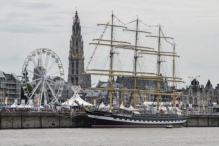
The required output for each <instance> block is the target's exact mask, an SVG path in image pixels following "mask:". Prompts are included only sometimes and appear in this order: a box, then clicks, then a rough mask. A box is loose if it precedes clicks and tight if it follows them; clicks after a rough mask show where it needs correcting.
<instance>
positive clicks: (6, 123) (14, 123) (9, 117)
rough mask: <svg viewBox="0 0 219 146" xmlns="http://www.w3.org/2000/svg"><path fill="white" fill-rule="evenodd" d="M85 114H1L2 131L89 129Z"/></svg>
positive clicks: (0, 127) (0, 126) (0, 125)
mask: <svg viewBox="0 0 219 146" xmlns="http://www.w3.org/2000/svg"><path fill="white" fill-rule="evenodd" d="M87 122H89V120H88V117H87V116H86V115H85V114H84V113H73V114H72V115H71V114H70V112H64V113H63V112H0V129H33V128H77V127H88V123H87Z"/></svg>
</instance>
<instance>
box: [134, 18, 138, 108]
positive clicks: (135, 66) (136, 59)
mask: <svg viewBox="0 0 219 146" xmlns="http://www.w3.org/2000/svg"><path fill="white" fill-rule="evenodd" d="M137 43H138V16H137V20H136V35H135V56H134V60H135V63H134V76H135V77H134V79H135V80H134V89H135V90H136V89H137V87H136V85H137V78H136V75H137V73H136V72H137V61H138V56H137V55H138V54H137ZM134 108H136V91H134Z"/></svg>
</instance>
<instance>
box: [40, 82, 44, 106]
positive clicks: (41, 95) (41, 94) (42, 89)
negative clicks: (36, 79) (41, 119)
mask: <svg viewBox="0 0 219 146" xmlns="http://www.w3.org/2000/svg"><path fill="white" fill-rule="evenodd" d="M44 83H45V80H44V81H43V83H42V84H43V85H42V88H41V93H40V105H41V102H42V97H43V93H44V91H45V90H44ZM44 95H45V94H44Z"/></svg>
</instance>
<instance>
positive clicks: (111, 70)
mask: <svg viewBox="0 0 219 146" xmlns="http://www.w3.org/2000/svg"><path fill="white" fill-rule="evenodd" d="M110 44H111V48H110V75H111V76H110V89H112V88H113V76H112V74H113V12H112V27H111V42H110ZM112 101H113V90H110V111H112Z"/></svg>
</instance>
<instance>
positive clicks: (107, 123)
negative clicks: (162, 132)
mask: <svg viewBox="0 0 219 146" xmlns="http://www.w3.org/2000/svg"><path fill="white" fill-rule="evenodd" d="M115 21H117V22H118V23H121V24H122V25H117V24H115ZM139 23H141V24H143V25H144V26H146V27H147V28H150V30H151V31H152V32H148V31H143V30H140V29H139V26H140V25H139ZM129 24H134V25H135V29H129V28H128V25H129ZM98 26H104V31H103V33H102V34H101V36H100V37H99V38H98V39H93V41H94V42H92V43H90V45H95V46H96V47H95V50H96V49H97V47H98V46H101V47H104V48H107V49H108V51H107V50H105V53H104V54H107V55H108V58H107V61H106V62H108V65H107V63H106V64H105V65H104V66H103V68H104V69H101V68H95V67H97V66H98V67H101V66H102V65H101V63H100V60H101V59H100V58H101V56H103V55H104V54H100V53H99V54H98V55H99V60H98V59H94V60H92V58H93V57H94V55H96V54H95V52H94V53H93V54H92V56H91V61H90V62H89V63H88V65H89V64H91V67H90V66H89V67H87V68H86V71H85V74H89V75H92V76H101V77H103V78H105V79H106V78H108V85H107V86H105V87H104V88H100V87H96V88H87V89H90V90H104V91H107V92H108V93H109V96H108V97H109V98H108V100H109V108H108V109H107V108H106V109H105V110H103V109H101V108H98V109H97V108H88V107H84V106H83V105H80V104H79V103H78V102H77V101H75V102H76V103H77V104H78V105H80V106H81V107H83V108H84V109H85V112H86V114H87V115H88V117H89V118H90V119H91V123H92V127H93V128H141V127H142V128H153V127H154V128H162V127H168V126H169V127H182V126H183V125H184V123H185V122H186V121H187V119H188V117H187V116H186V115H184V114H182V113H181V111H180V109H179V108H176V107H175V105H176V104H175V102H176V98H177V97H178V96H179V94H178V93H175V88H176V85H177V84H178V83H180V82H183V81H182V78H180V77H177V76H176V69H175V68H176V64H175V60H176V58H177V57H179V56H178V55H177V53H176V52H175V46H176V45H175V43H172V42H171V40H172V39H173V38H171V37H166V36H165V35H164V33H163V30H162V26H161V25H155V26H150V25H147V24H145V23H144V22H142V21H141V20H139V19H138V17H137V19H136V20H133V21H131V22H129V23H128V24H125V23H123V22H122V21H121V20H120V19H118V18H117V17H116V16H115V15H114V14H113V13H112V15H111V20H110V22H108V23H106V24H98ZM108 28H110V30H109V29H108ZM106 29H108V32H109V33H110V35H109V39H104V37H103V36H104V35H105V33H106ZM119 29H120V30H119ZM157 32H158V35H153V33H157ZM116 33H120V34H119V35H118V34H116ZM121 33H122V35H121ZM125 33H133V35H132V37H131V39H130V41H126V40H125V41H124V40H116V39H117V38H119V39H122V38H123V36H126V34H125ZM142 34H143V36H144V38H143V39H144V40H146V41H147V42H148V40H149V39H150V38H152V39H153V41H154V42H155V43H156V44H157V42H158V44H157V45H156V46H157V47H156V48H152V47H147V46H141V45H140V44H144V42H145V41H143V43H142V41H141V40H140V39H141V38H142V37H140V35H141V36H142ZM131 40H132V41H131ZM163 42H166V43H168V44H169V46H170V48H171V51H166V50H168V49H164V47H163V45H161V44H162V43H163ZM132 43H134V44H133V45H132ZM101 49H102V48H101ZM126 51H129V52H131V54H132V57H130V55H127V54H126V53H124V52H126ZM117 56H120V57H123V61H124V60H125V62H124V65H121V64H122V63H121V62H122V61H121V60H122V59H121V60H119V59H118V58H116V57H117ZM151 56H152V58H153V59H154V64H152V63H151V64H146V65H145V64H144V65H143V66H144V67H147V66H150V67H151V66H153V68H154V72H148V71H147V70H143V71H142V70H141V69H142V68H141V67H140V65H139V64H140V63H142V62H144V59H143V58H146V59H148V58H151ZM97 58H98V57H97ZM92 61H97V63H96V64H95V65H94V63H93V64H92V63H91V62H92ZM98 61H99V62H98ZM118 62H119V63H120V67H118V66H119V65H118ZM167 62H169V63H168V64H169V65H166V66H169V67H170V66H171V67H170V68H169V69H168V70H167V71H168V73H166V72H167V71H165V70H164V69H163V67H165V65H164V64H166V63H167ZM170 64H171V65H170ZM128 65H130V66H131V69H129V70H125V69H127V68H128V67H126V66H128ZM108 67H109V68H108ZM107 68H108V69H107ZM148 70H149V69H148ZM170 70H171V71H170ZM167 74H168V75H167ZM118 77H122V78H127V77H129V78H132V80H133V86H132V89H128V88H125V87H124V88H118V87H117V86H115V85H114V79H115V78H118ZM142 80H143V81H152V82H155V83H156V87H155V88H153V89H152V88H151V89H148V88H147V89H141V88H139V86H138V85H137V83H138V81H142ZM164 82H165V83H170V84H171V85H172V86H171V90H172V92H165V91H164V89H163V87H162V86H161V84H162V83H164ZM118 91H119V92H131V93H132V95H133V97H132V100H133V102H132V103H131V104H132V105H133V108H128V107H125V106H124V105H123V102H120V103H121V106H115V104H114V100H115V99H116V98H117V95H116V94H115V92H118ZM75 94H77V93H75ZM137 95H139V96H140V97H141V95H153V97H154V100H156V104H155V102H153V103H154V104H153V105H155V107H153V106H150V105H148V104H147V103H146V104H143V102H144V101H142V102H141V105H137V104H138V103H137ZM162 96H169V97H171V98H172V105H171V107H170V106H169V107H168V106H167V107H165V110H164V109H163V108H162V106H164V105H165V103H164V102H163V103H162V104H163V105H162V104H161V101H160V99H161V97H162ZM180 96H185V95H180ZM106 98H107V97H106ZM138 98H139V97H138Z"/></svg>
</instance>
